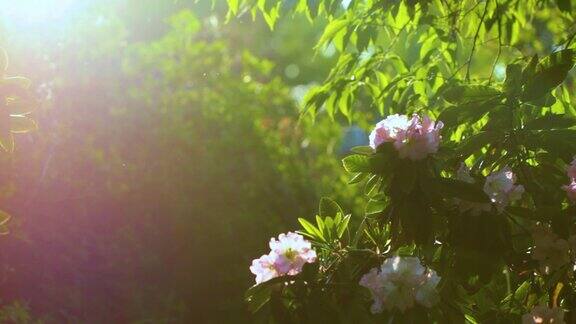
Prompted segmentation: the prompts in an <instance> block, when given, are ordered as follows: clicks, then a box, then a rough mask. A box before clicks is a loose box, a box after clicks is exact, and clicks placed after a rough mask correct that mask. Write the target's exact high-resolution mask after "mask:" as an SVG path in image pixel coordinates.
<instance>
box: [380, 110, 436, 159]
mask: <svg viewBox="0 0 576 324" xmlns="http://www.w3.org/2000/svg"><path fill="white" fill-rule="evenodd" d="M443 126H444V124H442V122H440V121H439V122H438V123H436V122H434V121H433V120H431V119H430V118H429V117H428V116H426V115H425V116H424V117H423V118H420V116H418V115H416V114H415V115H413V116H412V118H411V119H409V118H408V116H405V115H398V114H394V115H390V116H388V117H386V118H385V119H384V120H382V121H380V122H379V123H378V124H376V127H375V128H374V130H372V133H370V146H371V147H372V148H373V149H376V148H377V147H378V146H380V145H381V144H382V143H388V142H389V143H393V145H394V147H395V148H396V150H397V151H398V154H399V156H400V158H402V159H404V158H409V159H410V160H414V161H416V160H421V159H423V158H425V157H426V156H427V155H428V154H432V153H436V152H437V151H438V146H439V145H440V139H441V136H440V130H441V129H442V127H443Z"/></svg>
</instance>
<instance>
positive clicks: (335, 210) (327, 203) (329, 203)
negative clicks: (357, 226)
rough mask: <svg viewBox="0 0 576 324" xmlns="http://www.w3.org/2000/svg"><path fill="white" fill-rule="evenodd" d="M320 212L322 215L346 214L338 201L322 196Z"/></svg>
mask: <svg viewBox="0 0 576 324" xmlns="http://www.w3.org/2000/svg"><path fill="white" fill-rule="evenodd" d="M319 214H320V216H322V217H327V216H331V217H333V216H336V215H337V214H341V215H344V212H343V211H342V208H341V207H340V205H338V203H337V202H336V201H334V200H332V199H330V198H328V197H322V198H320V206H319Z"/></svg>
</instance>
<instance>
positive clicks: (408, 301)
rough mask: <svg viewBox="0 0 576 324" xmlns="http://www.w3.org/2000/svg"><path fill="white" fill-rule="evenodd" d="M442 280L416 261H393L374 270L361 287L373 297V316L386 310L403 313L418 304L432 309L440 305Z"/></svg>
mask: <svg viewBox="0 0 576 324" xmlns="http://www.w3.org/2000/svg"><path fill="white" fill-rule="evenodd" d="M439 281H440V277H438V275H437V274H436V272H435V271H434V270H432V269H427V268H425V267H424V266H422V264H421V263H420V260H419V259H418V258H416V257H399V256H397V257H392V258H388V259H386V260H384V262H383V263H382V265H381V266H380V268H373V269H371V270H370V271H369V272H368V273H367V274H365V275H364V276H362V278H361V279H360V285H361V286H363V287H366V288H368V289H369V290H370V293H371V294H372V300H373V303H372V307H371V311H372V313H381V312H382V311H383V310H384V309H387V310H392V309H398V310H400V311H401V312H404V311H406V310H407V309H409V308H411V307H413V306H414V304H415V303H418V304H420V305H422V306H424V307H432V306H433V305H434V304H436V302H437V301H438V293H437V291H436V286H437V285H438V282H439Z"/></svg>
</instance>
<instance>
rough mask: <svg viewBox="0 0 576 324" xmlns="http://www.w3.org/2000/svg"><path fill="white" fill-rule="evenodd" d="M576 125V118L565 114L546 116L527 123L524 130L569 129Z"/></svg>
mask: <svg viewBox="0 0 576 324" xmlns="http://www.w3.org/2000/svg"><path fill="white" fill-rule="evenodd" d="M574 125H576V118H575V117H572V116H568V115H565V114H561V115H560V114H546V115H544V116H542V117H539V118H536V119H534V120H531V121H529V122H527V123H526V124H525V125H524V129H528V130H546V129H559V128H569V127H572V126H574Z"/></svg>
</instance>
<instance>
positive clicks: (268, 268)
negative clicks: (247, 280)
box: [250, 253, 279, 284]
mask: <svg viewBox="0 0 576 324" xmlns="http://www.w3.org/2000/svg"><path fill="white" fill-rule="evenodd" d="M275 261H276V255H275V254H274V253H270V254H264V255H263V256H261V257H260V258H259V259H255V260H253V261H252V266H250V271H251V272H252V273H253V274H255V275H256V284H259V283H262V282H264V281H268V280H270V279H273V278H276V277H278V275H279V274H278V271H276V267H275V266H274V262H275Z"/></svg>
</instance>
